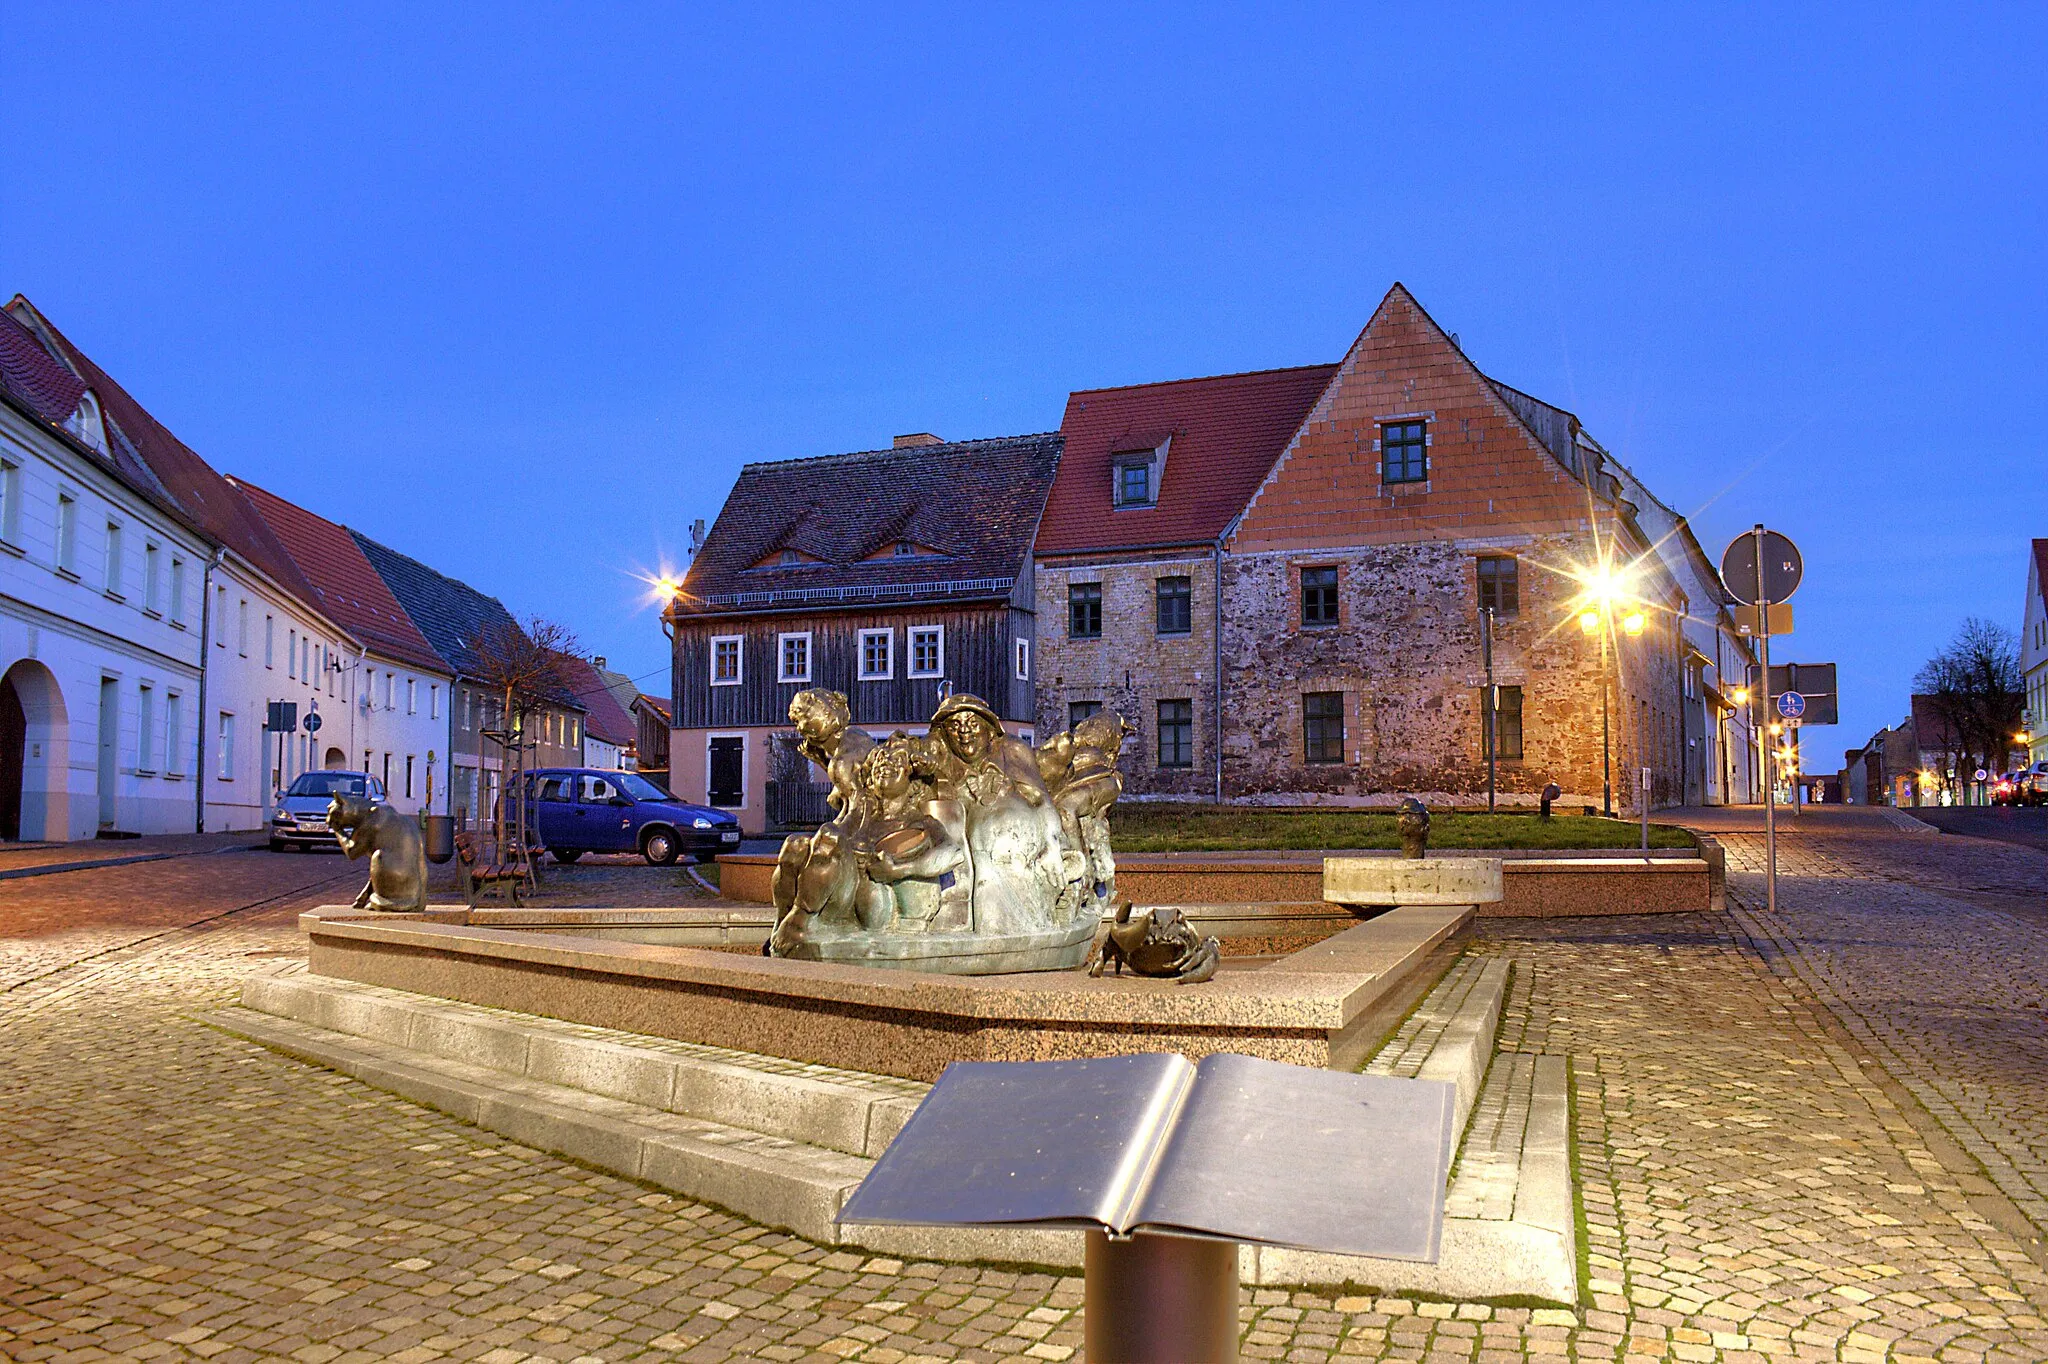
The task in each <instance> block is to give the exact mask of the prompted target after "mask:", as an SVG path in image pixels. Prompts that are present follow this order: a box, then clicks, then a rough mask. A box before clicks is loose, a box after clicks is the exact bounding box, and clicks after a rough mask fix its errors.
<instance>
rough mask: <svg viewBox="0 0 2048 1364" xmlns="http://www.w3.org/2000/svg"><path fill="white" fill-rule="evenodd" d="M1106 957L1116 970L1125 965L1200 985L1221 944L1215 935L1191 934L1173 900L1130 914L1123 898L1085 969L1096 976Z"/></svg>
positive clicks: (1213, 966) (1217, 963) (1219, 962)
mask: <svg viewBox="0 0 2048 1364" xmlns="http://www.w3.org/2000/svg"><path fill="white" fill-rule="evenodd" d="M1111 962H1114V963H1116V973H1117V974H1118V975H1122V974H1123V970H1124V967H1125V966H1126V965H1129V966H1130V968H1131V970H1132V972H1133V973H1135V974H1137V975H1141V976H1162V977H1163V976H1171V977H1172V978H1173V979H1174V980H1175V981H1177V982H1178V983H1180V984H1182V985H1199V984H1201V983H1202V982H1203V981H1205V980H1208V979H1210V978H1211V977H1212V976H1214V975H1215V974H1216V968H1217V967H1218V966H1220V965H1222V963H1223V945H1222V944H1221V943H1219V942H1217V941H1216V939H1214V938H1203V937H1198V936H1196V934H1195V930H1194V929H1192V928H1190V927H1189V926H1188V921H1187V920H1186V919H1185V918H1184V917H1182V915H1181V912H1180V910H1179V909H1177V908H1176V907H1174V906H1173V905H1160V906H1159V907H1158V908H1156V909H1148V910H1146V911H1145V912H1144V913H1143V914H1133V913H1132V912H1131V902H1130V901H1129V900H1126V901H1124V902H1123V904H1121V905H1119V906H1118V907H1117V911H1116V918H1115V919H1114V920H1113V921H1112V922H1111V923H1110V926H1109V934H1108V936H1107V937H1105V938H1104V939H1103V940H1102V948H1101V950H1100V951H1099V952H1098V953H1097V954H1096V957H1095V961H1094V963H1093V964H1092V965H1090V966H1089V968H1088V974H1089V975H1091V976H1099V975H1101V974H1102V971H1103V968H1104V967H1106V966H1108V965H1109V964H1110V963H1111Z"/></svg>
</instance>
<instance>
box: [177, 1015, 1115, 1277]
mask: <svg viewBox="0 0 2048 1364" xmlns="http://www.w3.org/2000/svg"><path fill="white" fill-rule="evenodd" d="M208 1021H209V1022H211V1023H212V1024H213V1025H214V1026H215V1027H217V1028H219V1029H221V1030H222V1031H223V1032H227V1033H230V1034H233V1035H234V1036H237V1037H241V1038H245V1039H246V1040H248V1041H251V1042H255V1043H257V1044H259V1045H261V1046H265V1047H268V1048H270V1049H271V1050H273V1051H277V1052H281V1053H283V1054H284V1055H287V1056H291V1057H295V1058H297V1059H299V1060H302V1061H309V1062H312V1063H313V1064H315V1065H321V1066H325V1067H327V1068H329V1069H331V1070H337V1071H340V1072H341V1073H342V1074H345V1075H351V1076H354V1077H355V1078H356V1079H359V1080H361V1081H363V1082H364V1083H365V1084H369V1085H373V1086H375V1087H376V1088H378V1089H382V1090H386V1091H388V1092H390V1093H393V1094H396V1095H398V1096H400V1097H401V1098H405V1099H409V1100H411V1101H413V1102H414V1103H418V1104H423V1105H425V1106H426V1107H429V1108H433V1109H438V1110H439V1111H441V1112H443V1113H446V1114H448V1115H449V1116H450V1117H453V1118H458V1119H460V1120H462V1121H463V1122H467V1123H472V1124H474V1125H476V1126H478V1127H481V1128H484V1129H485V1130H487V1131H491V1132H496V1133H498V1134H499V1135H500V1136H503V1137H508V1138H510V1139H511V1140H513V1141H516V1142H519V1143H520V1144H521V1145H524V1146H531V1147H533V1148H534V1149H535V1150H540V1151H551V1152H554V1153H555V1154H557V1155H563V1156H568V1157H569V1158H571V1159H573V1160H578V1161H581V1162H583V1163H584V1164H586V1165H592V1166H595V1167H597V1168H598V1169H602V1170H610V1171H613V1172H614V1173H617V1174H621V1175H625V1176H626V1177H628V1178H630V1179H637V1180H641V1181H644V1182H646V1183H648V1184H653V1185H656V1186H657V1187H659V1188H663V1189H668V1190H671V1191H673V1192H675V1193H678V1194H681V1195H682V1196H684V1197H686V1198H691V1199H695V1200H696V1201H698V1202H702V1203H711V1204H715V1205H716V1206H718V1207H721V1208H726V1209H728V1210H730V1211H732V1212H734V1213H737V1214H739V1215H740V1216H742V1217H745V1218H747V1219H749V1220H750V1221H755V1222H761V1223H764V1224H766V1225H768V1226H772V1227H780V1228H782V1229H784V1230H786V1231H791V1232H794V1233H796V1234H797V1235H798V1236H801V1237H803V1238H805V1239H806V1240H809V1241H815V1242H817V1243H818V1244H820V1245H850V1246H859V1247H861V1248H863V1249H866V1250H872V1251H875V1252H878V1253H881V1254H887V1255H901V1256H912V1257H918V1258H924V1259H938V1260H959V1261H981V1260H991V1261H999V1262H1010V1263H1033V1264H1051V1265H1055V1266H1059V1267H1062V1268H1078V1267H1079V1266H1080V1264H1081V1236H1080V1233H1078V1232H1053V1231H1043V1230H1036V1229H1023V1228H1020V1229H1017V1230H1014V1231H1008V1230H1006V1231H981V1230H966V1231H963V1230H954V1229H948V1228H924V1227H910V1228H895V1227H846V1228H842V1227H840V1225H839V1224H838V1223H837V1222H836V1221H835V1220H834V1218H836V1217H837V1215H838V1212H839V1209H840V1207H841V1206H842V1205H843V1204H844V1203H845V1202H846V1200H847V1199H848V1198H849V1197H851V1196H852V1193H853V1191H854V1189H855V1188H857V1187H858V1186H859V1184H860V1182H861V1180H863V1179H865V1178H866V1177H867V1173H868V1171H869V1170H870V1169H871V1168H873V1166H874V1162H873V1161H872V1160H869V1159H866V1158H863V1157H860V1156H852V1155H847V1154H846V1153H844V1152H841V1151H834V1150H829V1149H827V1148H824V1147H821V1146H816V1145H812V1144H810V1143H806V1142H801V1141H791V1140H788V1139H786V1138H782V1137H773V1136H768V1135H765V1134H763V1133H761V1132H759V1131H753V1130H748V1129H747V1128H742V1127H735V1126H729V1125H727V1124H724V1123H717V1122H709V1121H705V1120H703V1119H700V1118H692V1117H688V1116H685V1115H683V1114H680V1113H674V1112H668V1111H665V1110H661V1109H656V1108H650V1107H648V1106H646V1105H644V1104H636V1103H631V1102H628V1101H626V1100H622V1099H614V1098H608V1097H606V1096H603V1095H599V1094H593V1093H591V1092H589V1091H587V1090H583V1089H578V1088H574V1087H571V1086H568V1085H560V1084H552V1083H549V1082H547V1081H543V1080H535V1079H531V1078H527V1077H525V1076H520V1075H513V1074H510V1073H508V1072H506V1071H503V1070H498V1069H494V1068H493V1067H490V1066H487V1065H479V1064H476V1063H475V1062H471V1061H458V1060H453V1059H450V1058H448V1057H446V1056H438V1055H432V1054H428V1053H423V1052H419V1051H415V1050H412V1049H410V1048H407V1047H405V1046H402V1045H399V1044H394V1043H388V1042H382V1041H378V1040H375V1039H372V1038H367V1037H361V1036H358V1035H355V1034H352V1033H346V1032H336V1031H333V1030H331V1029H328V1028H321V1027H316V1026H313V1025H311V1024H307V1023H302V1022H298V1021H297V1020H294V1019H288V1018H279V1017H275V1016H273V1015H271V1014H266V1013H261V1012H258V1011H257V1010H255V1009H250V1008H229V1009H223V1010H220V1011H218V1012H216V1013H215V1014H213V1015H212V1016H211V1017H210V1018H209V1020H208Z"/></svg>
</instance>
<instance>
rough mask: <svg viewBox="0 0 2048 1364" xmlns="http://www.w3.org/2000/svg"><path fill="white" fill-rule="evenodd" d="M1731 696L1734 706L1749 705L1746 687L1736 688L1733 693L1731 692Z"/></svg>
mask: <svg viewBox="0 0 2048 1364" xmlns="http://www.w3.org/2000/svg"><path fill="white" fill-rule="evenodd" d="M1731 694H1732V695H1733V696H1734V697H1735V704H1736V705H1738V706H1746V705H1748V704H1749V688H1748V687H1737V688H1736V689H1735V690H1734V692H1733V693H1731Z"/></svg>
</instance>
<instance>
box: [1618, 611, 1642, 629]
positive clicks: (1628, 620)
mask: <svg viewBox="0 0 2048 1364" xmlns="http://www.w3.org/2000/svg"><path fill="white" fill-rule="evenodd" d="M1621 628H1622V630H1623V631H1624V632H1626V633H1628V634H1631V635H1640V634H1641V633H1642V632H1643V613H1642V612H1640V611H1631V612H1629V613H1628V614H1627V615H1625V616H1623V617H1622V618H1621Z"/></svg>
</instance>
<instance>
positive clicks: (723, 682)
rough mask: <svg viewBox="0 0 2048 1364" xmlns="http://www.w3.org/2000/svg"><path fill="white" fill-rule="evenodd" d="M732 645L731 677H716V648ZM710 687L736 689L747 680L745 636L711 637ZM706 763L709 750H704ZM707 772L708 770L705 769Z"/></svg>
mask: <svg viewBox="0 0 2048 1364" xmlns="http://www.w3.org/2000/svg"><path fill="white" fill-rule="evenodd" d="M721 644H730V645H732V676H731V677H720V676H719V675H718V646H719V645H721ZM710 664H711V685H712V686H714V687H737V686H740V685H741V684H743V683H744V682H745V681H746V680H747V638H746V636H745V635H713V636H712V637H711V658H710ZM705 754H706V758H705V760H706V761H707V762H708V761H709V760H710V758H709V755H710V750H709V749H706V750H705ZM705 770H706V771H709V770H710V769H709V768H706V769H705Z"/></svg>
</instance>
